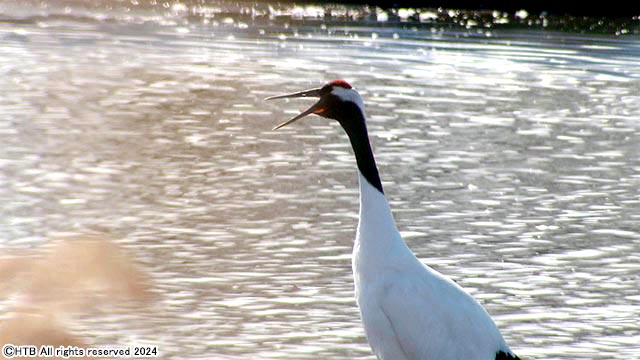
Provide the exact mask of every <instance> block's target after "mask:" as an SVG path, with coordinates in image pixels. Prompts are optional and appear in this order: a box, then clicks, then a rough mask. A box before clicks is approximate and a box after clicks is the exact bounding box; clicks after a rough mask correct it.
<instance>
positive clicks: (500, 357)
mask: <svg viewBox="0 0 640 360" xmlns="http://www.w3.org/2000/svg"><path fill="white" fill-rule="evenodd" d="M496 360H520V358H519V357H517V356H516V355H514V354H511V353H506V352H504V351H502V350H500V351H498V352H497V353H496Z"/></svg>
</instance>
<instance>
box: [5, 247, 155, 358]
mask: <svg viewBox="0 0 640 360" xmlns="http://www.w3.org/2000/svg"><path fill="white" fill-rule="evenodd" d="M5 251H6V252H7V254H5V255H4V256H3V257H2V258H0V295H4V296H9V295H15V296H14V298H15V299H14V300H15V301H14V303H13V306H14V309H13V311H12V312H10V313H9V316H8V318H7V319H5V320H4V321H2V322H1V323H0V344H5V343H12V344H16V345H20V344H22V345H36V346H40V345H54V346H56V347H57V346H61V345H64V346H79V347H84V345H85V344H84V342H83V341H82V340H81V339H80V338H78V337H76V336H74V335H72V334H71V333H70V332H69V331H68V330H67V329H66V325H65V324H66V323H67V322H68V321H71V320H72V319H73V317H74V316H78V315H83V316H87V315H90V314H91V313H93V312H97V311H102V312H104V311H112V312H115V311H117V309H118V307H122V306H123V305H128V306H134V307H135V306H144V305H145V304H148V303H150V302H151V301H153V300H155V294H154V292H153V291H152V285H151V283H152V282H151V279H150V277H149V275H148V274H147V273H146V272H144V271H143V270H142V269H141V268H140V267H139V266H138V265H136V264H135V261H134V259H133V257H131V256H130V255H129V254H128V253H127V252H126V251H125V250H124V249H122V248H121V247H120V246H118V245H117V244H116V243H115V242H114V241H113V240H112V239H109V238H108V237H105V236H98V235H86V236H75V237H69V238H64V239H57V240H53V241H51V243H50V244H47V245H46V246H43V248H42V249H39V250H36V251H22V252H20V251H7V250H5Z"/></svg>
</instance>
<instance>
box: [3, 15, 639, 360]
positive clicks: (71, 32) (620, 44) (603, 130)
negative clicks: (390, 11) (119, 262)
mask: <svg viewBox="0 0 640 360" xmlns="http://www.w3.org/2000/svg"><path fill="white" fill-rule="evenodd" d="M229 6H230V5H229ZM321 9H322V8H320V10H321ZM2 10H3V13H4V15H3V16H5V18H3V19H4V20H3V22H1V23H0V42H1V43H2V46H0V92H1V93H2V96H1V97H0V144H2V146H1V147H0V202H1V203H2V206H1V207H0V246H1V247H2V249H3V252H5V253H7V252H12V253H13V252H21V251H26V250H27V249H30V248H33V247H38V246H40V245H46V244H48V242H49V240H48V239H50V238H57V237H59V236H60V235H65V234H69V233H74V234H78V233H84V232H87V231H92V232H95V231H101V232H102V231H107V232H109V233H111V234H113V235H115V237H116V238H121V239H126V240H119V241H117V243H119V245H121V246H124V247H126V248H127V249H128V250H130V251H131V252H132V253H133V254H135V256H133V258H134V259H135V261H134V262H136V263H140V265H142V266H143V267H144V268H145V269H147V270H148V271H149V273H150V276H151V277H152V278H153V290H148V291H152V292H153V293H157V299H156V303H155V304H154V305H153V307H154V310H153V311H152V310H148V309H147V310H144V311H143V310H140V309H133V311H131V309H129V310H128V311H125V310H122V311H111V310H106V309H105V310H103V313H101V314H95V313H92V314H84V315H82V316H77V315H76V316H75V318H74V319H75V320H74V321H73V322H72V324H71V325H70V328H68V329H65V331H69V333H70V334H73V335H70V336H73V338H74V339H77V341H79V342H80V343H86V344H120V345H128V344H133V343H144V344H156V345H158V346H159V347H160V350H161V358H164V359H183V358H189V359H218V358H220V359H247V358H251V359H283V358H292V359H319V358H323V359H328V358H332V359H373V355H372V353H371V351H370V349H369V346H368V345H367V342H366V339H365V338H364V333H363V330H362V328H361V324H360V320H359V315H358V310H357V308H356V304H355V301H354V300H353V282H352V279H351V262H350V254H351V246H352V239H353V237H354V229H355V225H356V222H357V210H358V197H357V178H356V176H355V170H354V162H353V158H352V154H351V150H350V148H349V146H348V142H347V141H346V140H345V137H344V135H343V133H342V131H341V129H339V127H338V126H337V124H333V123H330V122H327V121H326V120H324V119H320V118H308V119H305V120H304V121H300V122H298V123H296V124H295V125H292V126H291V127H287V128H284V129H282V130H279V131H278V132H272V131H271V130H270V129H271V128H272V127H273V126H274V125H276V124H277V123H278V122H280V121H282V120H285V118H287V117H288V116H291V115H293V114H295V113H296V112H297V111H298V110H299V109H301V108H304V107H305V106H306V105H308V104H307V103H306V102H304V100H298V101H291V102H282V103H277V104H276V103H265V102H263V100H262V99H263V98H264V97H266V96H269V95H274V94H278V93H281V92H288V91H298V90H303V89H307V88H311V87H314V86H317V85H319V84H321V83H323V82H324V81H326V80H330V79H335V78H345V79H347V80H348V81H349V82H350V83H352V84H354V85H355V86H356V87H357V88H358V90H359V91H360V92H361V94H362V96H363V98H364V99H365V103H366V106H367V112H368V115H369V127H370V133H371V137H372V142H373V145H374V148H375V151H376V153H377V157H378V162H379V166H380V170H381V174H382V178H383V182H384V186H385V189H386V192H387V196H388V198H389V199H390V202H391V205H392V208H393V209H394V213H395V216H396V220H397V222H398V225H399V228H400V229H401V230H402V233H403V235H404V236H405V239H406V240H407V242H408V243H409V245H410V247H411V248H412V249H413V250H414V251H415V252H416V253H417V254H418V255H419V257H420V258H421V259H423V260H424V261H425V262H426V263H428V264H430V265H431V266H433V267H434V268H436V269H437V270H439V271H441V272H443V273H445V274H447V275H449V276H451V277H452V278H454V279H455V280H456V281H457V282H458V283H459V284H461V285H462V286H463V287H464V288H465V289H467V290H468V291H469V292H471V293H472V294H473V295H474V296H475V297H476V298H477V299H479V300H480V301H481V303H482V304H483V305H484V306H485V307H486V308H487V309H488V311H489V312H490V313H491V314H492V316H493V317H494V319H495V320H496V322H497V323H498V326H499V327H500V329H501V331H502V333H503V334H504V336H505V337H506V338H507V342H508V343H509V344H510V346H511V348H512V349H513V350H514V351H515V352H516V353H518V354H519V355H520V356H521V357H523V358H528V359H543V358H544V359H548V358H564V359H612V358H619V359H622V358H625V359H626V358H629V357H634V356H638V354H640V345H638V344H640V326H639V325H638V318H639V317H640V292H639V289H640V265H638V264H640V228H639V227H638V224H639V223H640V193H639V192H638V189H639V188H640V141H639V140H640V122H639V120H638V119H640V85H639V84H640V65H639V63H638V61H637V59H638V56H639V55H640V41H639V40H638V38H637V37H634V36H629V37H625V36H621V37H616V36H614V35H610V36H609V35H579V34H576V33H564V32H554V31H546V30H526V29H524V30H515V29H513V30H509V29H483V30H478V29H477V28H471V29H466V28H461V29H459V28H446V27H434V28H432V27H429V26H424V27H416V26H406V25H403V23H402V22H398V23H394V22H391V21H390V20H387V19H386V18H384V16H382V13H380V14H378V17H377V20H376V21H377V22H376V21H373V20H371V19H369V20H367V21H364V20H363V21H359V22H344V21H343V22H339V21H336V22H335V23H332V22H330V21H327V22H326V23H325V22H322V21H316V22H313V21H310V22H308V23H306V22H304V21H302V20H304V18H305V16H307V15H305V14H308V13H309V12H311V13H314V14H315V12H317V11H320V10H318V8H309V9H306V10H304V9H302V10H301V9H300V8H297V10H295V9H294V10H291V11H290V12H283V13H278V14H273V13H272V16H271V17H269V16H267V15H264V18H265V19H263V20H261V19H262V16H263V15H261V14H262V13H261V12H260V11H263V10H261V9H258V10H256V12H255V13H254V14H253V15H252V17H250V18H249V19H247V17H246V14H245V15H237V17H234V16H232V15H228V14H227V13H224V12H222V11H221V10H220V9H218V8H214V7H212V8H199V10H198V11H199V13H198V14H196V15H198V16H196V15H193V14H192V15H189V14H190V13H189V7H187V6H186V5H183V6H178V5H176V6H173V7H170V8H168V10H162V11H160V10H158V9H157V8H152V9H135V8H132V9H130V10H131V11H128V12H127V11H124V10H122V9H121V8H118V7H114V8H109V9H108V10H104V12H101V13H97V14H98V15H95V14H96V13H94V12H93V11H94V9H93V10H92V9H91V8H90V7H87V8H83V7H82V6H80V5H77V4H75V5H74V6H71V7H69V8H68V11H66V10H64V7H63V8H62V10H60V9H58V8H55V7H53V6H52V7H51V8H48V9H43V8H38V9H37V10H33V9H31V10H29V9H23V8H20V7H19V6H17V5H15V4H14V6H8V5H6V4H5V5H4V6H3V7H2ZM272 10H273V9H272ZM343 10H344V9H342V8H336V9H334V13H333V14H334V15H339V14H344V12H342V13H341V11H343ZM11 11H13V13H12V12H11ZM34 11H35V13H33V12H34ZM65 11H66V15H65V14H64V13H65ZM208 11H210V12H211V14H210V15H207V16H202V14H203V13H205V14H209V13H208ZM264 11H266V10H264ZM273 11H275V10H273ZM283 11H284V10H283ZM296 11H298V12H300V13H296ZM305 11H307V12H305ZM185 12H186V13H185ZM48 14H49V15H48ZM220 14H224V15H220ZM237 14H241V13H237ZM12 16H13V17H12ZM314 16H317V14H316V15H314ZM385 16H386V15H385ZM433 16H436V15H433ZM423 17H424V19H430V18H431V17H432V15H429V14H426V13H425V14H423ZM280 18H284V19H285V20H282V21H280V20H278V19H280ZM291 19H293V20H296V19H300V21H297V22H296V21H292V20H291ZM383 20H384V21H387V22H383V23H381V21H383ZM73 256H76V257H77V256H79V255H73ZM13 259H14V260H15V258H13ZM5 264H9V263H8V262H7V263H2V264H0V265H5ZM11 264H13V265H15V264H16V263H11ZM13 265H12V266H13ZM117 267H118V266H116V268H117ZM43 271H45V270H43ZM0 278H1V276H0ZM125 278H126V276H125ZM4 284H5V283H3V284H2V285H0V289H1V290H2V291H3V296H4V298H3V299H2V303H1V304H0V305H1V307H2V308H3V310H5V311H3V312H4V313H6V314H7V315H5V316H4V317H3V318H2V320H3V321H4V323H5V325H7V324H8V325H7V326H9V325H11V324H12V323H11V321H14V320H12V319H13V318H12V317H11V316H13V315H11V313H10V312H11V311H12V309H15V308H14V306H16V302H19V299H20V297H19V296H18V295H15V294H14V293H12V291H10V289H7V287H6V285H4ZM149 286H151V285H149ZM51 291H53V290H51ZM58 291H60V290H58ZM145 291H146V290H145ZM12 294H13V295H12ZM75 300H78V301H81V300H82V299H81V298H80V299H75ZM52 309H55V312H56V313H58V314H57V315H60V314H59V313H61V312H66V311H68V309H67V308H65V307H64V306H59V307H52ZM136 314H137V315H136ZM25 316H26V315H25ZM25 323H26V322H25ZM49 325H50V324H49Z"/></svg>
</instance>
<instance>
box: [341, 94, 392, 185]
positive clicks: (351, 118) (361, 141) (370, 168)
mask: <svg viewBox="0 0 640 360" xmlns="http://www.w3.org/2000/svg"><path fill="white" fill-rule="evenodd" d="M341 115H343V118H344V119H345V120H340V119H338V121H339V122H340V125H342V128H344V130H345V131H346V133H347V136H349V140H350V141H351V147H352V148H353V152H354V154H355V156H356V162H357V164H358V169H359V170H360V173H361V174H362V176H364V177H365V179H367V181H368V182H369V183H370V184H371V185H373V186H374V187H375V188H376V189H378V190H379V191H380V192H381V193H383V194H384V191H383V190H382V182H381V181H380V174H379V173H378V167H377V166H376V159H375V158H374V156H373V151H372V150H371V143H370V142H369V135H368V132H367V125H366V123H365V119H364V114H362V111H360V108H359V107H358V106H357V105H355V104H353V106H350V107H349V109H348V110H347V111H346V113H345V114H341Z"/></svg>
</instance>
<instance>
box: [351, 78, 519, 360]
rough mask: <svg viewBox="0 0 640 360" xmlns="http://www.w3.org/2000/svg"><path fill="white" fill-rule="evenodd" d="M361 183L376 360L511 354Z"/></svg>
mask: <svg viewBox="0 0 640 360" xmlns="http://www.w3.org/2000/svg"><path fill="white" fill-rule="evenodd" d="M345 90H346V89H345ZM359 180H360V221H359V224H358V231H357V234H356V241H355V245H354V249H353V274H354V280H355V292H356V301H357V303H358V305H359V307H360V314H361V317H362V322H363V323H364V328H365V333H366V335H367V338H368V340H369V343H370V344H371V347H372V349H373V351H374V352H375V354H376V355H377V356H378V358H379V359H381V360H418V359H450V360H455V359H460V360H463V359H464V360H470V359H474V360H489V359H491V360H493V359H495V356H496V353H497V352H498V351H500V350H503V351H505V352H508V351H509V348H508V346H507V345H506V343H505V341H504V339H503V338H502V335H501V334H500V332H499V330H498V328H497V327H496V325H495V324H494V322H493V320H492V319H491V317H490V316H489V315H488V314H487V312H486V311H485V310H484V308H483V307H482V306H480V304H478V303H477V302H476V301H475V300H474V299H473V298H472V297H471V296H470V295H469V294H467V293H466V292H465V291H464V290H463V289H462V288H461V287H460V286H458V285H457V284H456V283H454V282H453V281H451V280H450V279H448V278H446V277H444V276H443V275H441V274H440V273H438V272H436V271H435V270H433V269H431V268H429V267H428V266H425V265H424V264H422V263H421V262H420V261H419V260H418V259H417V258H416V257H415V255H414V254H413V252H411V250H410V249H409V248H408V247H407V245H406V244H405V242H404V240H403V239H402V237H401V236H400V233H399V232H398V230H397V227H396V224H395V221H394V220H393V215H392V214H391V209H390V208H389V205H388V203H387V200H386V198H385V197H384V195H383V194H382V193H381V192H379V191H378V190H377V189H376V188H374V187H373V186H372V185H371V184H369V182H368V181H367V180H366V178H364V176H362V174H360V178H359Z"/></svg>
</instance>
